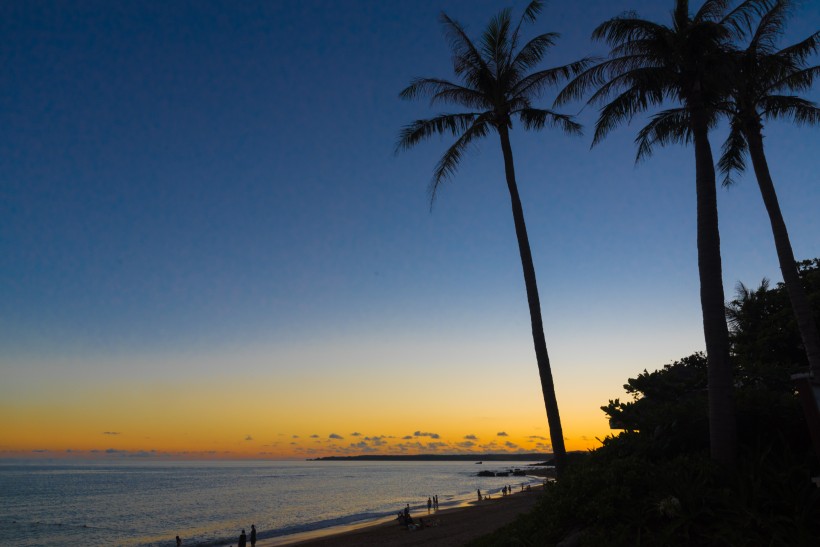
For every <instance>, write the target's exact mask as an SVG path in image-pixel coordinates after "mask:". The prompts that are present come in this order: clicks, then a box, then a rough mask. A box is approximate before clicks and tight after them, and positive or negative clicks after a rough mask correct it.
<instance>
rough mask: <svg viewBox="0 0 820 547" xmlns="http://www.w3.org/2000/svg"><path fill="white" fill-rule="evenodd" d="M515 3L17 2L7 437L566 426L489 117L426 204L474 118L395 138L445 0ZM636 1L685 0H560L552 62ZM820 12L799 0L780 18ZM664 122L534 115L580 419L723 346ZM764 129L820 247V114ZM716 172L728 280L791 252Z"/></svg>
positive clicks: (348, 446) (402, 439)
mask: <svg viewBox="0 0 820 547" xmlns="http://www.w3.org/2000/svg"><path fill="white" fill-rule="evenodd" d="M695 4H699V3H695ZM507 6H512V7H513V9H514V10H516V11H515V14H516V16H517V15H518V14H520V13H521V10H522V9H523V7H524V6H525V3H524V2H520V1H519V2H512V3H510V2H504V1H503V0H502V1H498V0H494V1H485V0H448V1H442V0H437V1H433V0H417V1H413V2H381V1H376V0H347V1H339V2H327V1H325V2H320V1H310V0H305V1H298V2H297V1H293V0H282V1H277V2H255V1H248V2H241V3H237V2H218V1H196V2H194V1H176V2H159V1H150V0H146V1H143V2H109V1H80V2H45V1H44V2H4V3H2V5H0V61H1V62H2V67H3V70H2V76H1V77H2V93H0V126H2V133H0V378H1V381H0V423H2V427H0V458H3V457H15V458H18V457H31V456H35V455H37V456H40V457H54V458H58V457H74V456H76V457H92V456H99V457H127V456H155V457H177V458H199V457H214V458H280V459H286V458H305V457H317V456H329V455H341V454H363V453H374V452H377V453H390V454H401V453H428V452H436V453H456V452H502V451H512V452H518V451H526V452H529V451H548V450H549V449H550V446H551V444H550V440H549V431H548V429H547V423H546V414H545V411H544V405H543V399H542V396H541V392H540V386H539V382H538V372H537V368H536V363H535V356H534V351H533V347H532V337H531V332H530V323H529V313H528V308H527V302H526V295H525V291H524V283H523V278H522V274H521V263H520V259H519V255H518V248H517V245H516V240H515V232H514V227H513V223H512V215H511V214H510V204H509V195H508V193H507V189H506V185H505V181H504V171H503V162H502V158H501V153H500V147H499V146H498V141H497V139H496V138H495V136H494V135H490V136H489V137H488V138H487V139H485V140H484V141H483V142H481V143H480V144H479V145H477V146H476V147H475V148H474V149H472V150H471V151H470V153H469V154H468V155H467V156H466V157H465V159H464V161H463V162H462V164H461V165H460V167H459V170H458V172H457V174H456V176H454V177H453V178H452V179H451V180H449V181H448V182H447V184H446V185H445V186H443V187H442V188H441V189H440V191H439V193H438V196H437V199H436V201H435V203H434V206H433V207H432V210H431V208H430V203H429V195H428V193H427V185H428V184H429V182H430V179H431V175H432V170H433V168H434V166H435V163H436V161H437V159H438V158H439V157H440V155H441V154H442V153H443V152H444V150H445V149H446V147H447V146H449V144H450V141H449V140H448V139H437V138H435V139H432V140H431V141H430V142H428V143H425V144H423V145H419V146H418V147H417V148H415V149H413V150H411V151H408V152H402V153H400V154H396V153H395V145H396V139H397V135H398V132H399V130H400V129H401V127H402V126H403V125H405V124H408V123H410V122H412V121H413V120H415V119H419V118H426V117H430V116H432V115H435V114H437V113H439V112H441V111H443V109H438V108H437V107H436V108H431V107H430V106H429V105H428V104H427V103H426V102H425V101H402V100H400V99H399V97H398V94H399V91H401V89H403V88H404V87H405V86H406V85H407V84H409V83H410V81H411V80H412V79H413V78H414V77H418V76H436V77H444V78H453V77H454V76H453V73H452V66H451V60H450V53H449V48H448V43H447V40H446V38H445V37H444V35H443V31H442V27H441V24H440V22H439V14H440V13H441V12H442V11H445V12H446V13H447V14H448V15H450V16H452V17H453V18H455V19H456V20H458V21H460V22H461V23H463V24H464V25H465V26H466V28H467V31H468V33H469V34H470V35H471V36H473V37H476V36H477V35H478V33H480V31H481V30H482V28H483V26H484V25H485V24H486V22H487V21H488V20H489V18H490V17H491V16H493V15H494V14H495V13H497V12H498V11H499V10H500V9H502V8H504V7H507ZM630 9H633V10H636V11H637V12H638V13H639V14H640V15H641V16H642V17H644V18H648V19H653V20H655V21H659V22H667V21H668V18H669V13H668V12H669V10H670V9H671V1H665V2H656V1H654V0H653V1H650V0H624V1H621V0H613V1H608V0H589V1H585V2H563V3H558V2H548V3H547V5H546V7H545V10H544V11H543V12H542V14H541V15H540V17H539V19H538V21H537V22H536V24H535V25H533V26H531V27H529V29H528V30H529V34H527V37H532V36H534V35H535V33H537V32H548V31H557V32H560V33H561V38H560V39H559V41H558V43H557V44H556V46H555V47H554V48H553V49H552V50H551V52H550V53H549V54H548V55H547V58H546V61H545V64H544V66H557V65H560V64H564V63H567V62H570V61H574V60H577V59H579V58H581V57H583V56H587V55H603V54H605V53H606V50H605V48H604V46H603V45H602V44H598V43H593V42H591V41H590V35H591V32H592V30H593V28H594V27H595V26H596V25H597V24H599V23H600V22H602V21H604V20H605V19H607V18H610V17H613V16H615V15H618V14H620V13H622V12H624V11H626V10H630ZM817 21H820V3H817V2H809V1H806V2H803V3H802V4H799V5H798V7H797V9H796V13H795V16H794V17H793V18H792V19H791V22H790V28H789V32H788V35H787V37H786V38H785V41H784V43H791V42H793V41H796V40H797V39H800V38H802V37H805V36H807V35H809V34H810V33H812V32H814V31H816V23H817ZM790 37H791V38H792V39H791V40H789V38H790ZM554 95H555V90H548V91H547V92H546V93H545V94H544V96H543V98H542V103H541V106H544V107H549V106H550V104H551V102H552V99H553V98H554ZM808 97H809V98H811V99H812V100H817V99H818V93H817V90H813V91H812V92H810V93H809V94H808ZM453 110H456V109H455V108H454V109H453ZM563 111H564V112H566V113H569V114H574V115H577V116H578V118H577V119H578V121H580V122H582V123H584V124H585V126H586V127H587V128H589V127H591V126H592V124H593V123H594V120H595V116H596V109H595V108H594V107H584V105H583V103H575V104H569V105H567V106H566V107H563ZM640 126H641V125H640V120H636V121H635V122H634V123H633V124H632V125H630V126H626V127H622V128H619V129H617V130H615V131H613V132H612V133H611V135H610V137H609V138H608V139H607V140H606V141H604V142H602V143H601V144H600V145H598V146H596V147H595V148H592V149H590V143H591V138H590V134H591V130H589V129H587V132H586V135H585V136H582V137H567V136H565V135H563V134H561V133H560V132H558V131H555V130H553V131H550V130H547V131H543V132H540V133H532V132H526V131H524V130H523V129H522V128H521V126H520V124H519V125H516V126H514V128H513V131H512V144H513V153H514V155H515V161H516V174H517V178H518V184H519V191H520V193H521V197H522V200H523V204H524V212H525V215H526V220H527V224H528V230H529V238H530V244H531V248H532V253H533V257H534V261H535V268H536V273H537V276H538V283H539V291H540V296H541V304H542V311H543V315H544V326H545V333H546V338H547V345H548V348H549V352H550V358H551V362H552V371H553V377H554V381H555V386H556V393H557V397H558V403H559V407H560V412H561V419H562V422H563V429H564V435H565V442H566V445H567V448H568V449H570V450H584V449H588V448H594V447H595V446H599V445H600V441H599V439H602V438H603V437H604V436H605V435H608V434H610V433H611V432H610V430H609V429H608V424H607V421H606V417H605V415H604V414H603V412H602V411H601V410H600V406H602V405H605V404H606V403H607V401H608V400H609V399H614V398H624V397H625V396H626V395H625V393H624V390H623V384H624V383H625V382H626V380H627V379H628V378H630V377H634V376H636V375H637V374H638V373H640V372H641V371H643V370H644V369H648V370H654V369H657V368H660V367H661V366H662V365H664V364H666V363H669V362H671V361H673V360H675V359H678V358H681V357H684V356H686V355H689V354H691V353H693V352H695V351H702V350H703V349H704V342H703V334H702V329H701V315H700V305H699V293H698V274H697V254H696V246H695V220H696V219H695V186H694V165H693V157H694V153H693V150H692V149H691V147H682V146H675V147H670V148H665V149H658V150H657V151H656V152H655V154H654V155H653V156H652V157H651V158H650V159H648V160H646V161H644V162H642V163H640V164H638V165H636V164H635V161H634V159H635V146H634V143H633V139H634V137H635V134H636V132H637V130H638V128H639V127H640ZM725 135H726V131H725V127H723V126H721V127H718V128H717V130H716V131H715V132H714V133H713V135H712V146H713V150H714V151H715V153H716V154H717V151H718V149H719V146H720V143H721V142H722V139H723V138H724V137H725ZM765 136H766V140H765V145H766V150H767V154H768V158H769V163H770V167H771V170H772V174H773V178H774V181H775V184H776V186H777V189H778V192H779V198H780V201H781V206H782V209H783V213H784V216H785V219H786V222H787V225H788V227H789V231H790V235H791V240H792V245H793V247H794V251H795V255H796V256H797V257H798V259H807V258H813V257H818V256H820V240H818V237H817V235H818V220H817V219H818V216H817V210H818V206H820V185H818V184H817V183H818V172H820V170H818V161H817V150H818V142H819V140H818V133H817V128H799V127H793V126H790V125H787V124H783V123H770V124H768V125H767V126H766V128H765ZM718 194H719V195H718V201H719V212H720V228H721V243H722V254H723V275H724V286H725V291H726V297H727V299H730V298H731V297H732V295H733V293H734V287H735V285H736V283H737V282H739V281H742V282H743V283H745V284H746V285H750V286H757V285H758V284H759V282H760V280H761V279H762V278H764V277H767V278H769V279H771V280H772V281H779V280H780V279H781V276H780V274H779V269H778V264H777V258H776V255H775V250H774V245H773V242H772V237H771V233H770V228H769V224H768V220H767V217H766V214H765V210H764V208H763V204H762V201H761V199H760V196H759V192H758V190H757V186H756V183H755V180H754V178H753V176H752V175H751V174H746V175H744V176H742V177H740V178H739V182H738V184H736V185H735V186H733V187H731V188H728V189H724V188H721V189H719V192H718Z"/></svg>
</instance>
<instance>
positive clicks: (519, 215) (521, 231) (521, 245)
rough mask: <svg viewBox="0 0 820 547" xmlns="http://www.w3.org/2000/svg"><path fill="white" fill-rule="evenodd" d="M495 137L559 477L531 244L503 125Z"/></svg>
mask: <svg viewBox="0 0 820 547" xmlns="http://www.w3.org/2000/svg"><path fill="white" fill-rule="evenodd" d="M498 134H499V136H500V137H501V151H502V152H503V154H504V172H505V174H506V176H507V188H508V189H509V191H510V201H511V202H512V213H513V221H514V222H515V235H516V236H517V237H518V251H519V253H520V254H521V267H522V269H523V270H524V284H525V285H526V287H527V303H528V304H529V306H530V322H531V324H532V340H533V343H534V345H535V360H536V362H537V363H538V374H539V376H540V378H541V392H542V393H543V395H544V406H545V407H546V410H547V422H548V424H549V430H550V441H551V442H552V452H553V456H554V458H555V472H556V475H557V476H558V477H560V476H561V472H562V471H563V470H564V468H565V466H566V459H567V451H566V448H565V447H564V432H563V429H562V428H561V417H560V415H559V414H558V399H556V397H555V385H554V384H553V382H552V369H551V368H550V358H549V355H548V354H547V341H546V339H545V338H544V325H543V322H542V321H541V302H540V300H539V298H538V285H537V284H536V281H535V266H534V265H533V263H532V253H531V252H530V240H529V237H527V225H526V224H525V223H524V209H523V208H522V207H521V198H520V197H519V196H518V185H517V184H516V183H515V167H514V166H513V155H512V147H511V146H510V135H509V132H508V129H507V127H506V126H505V125H503V124H500V126H499V127H498Z"/></svg>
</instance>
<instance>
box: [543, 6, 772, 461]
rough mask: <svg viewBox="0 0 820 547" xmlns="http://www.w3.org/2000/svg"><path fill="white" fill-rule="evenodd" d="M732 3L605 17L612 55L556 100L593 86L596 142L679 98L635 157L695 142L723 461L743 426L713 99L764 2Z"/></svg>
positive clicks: (649, 128)
mask: <svg viewBox="0 0 820 547" xmlns="http://www.w3.org/2000/svg"><path fill="white" fill-rule="evenodd" d="M728 4H729V1H728V0H706V1H705V2H704V3H703V5H702V6H701V8H700V9H699V10H698V11H697V12H696V13H695V14H694V15H692V14H690V11H689V2H688V1H687V0H675V1H674V8H673V11H672V23H671V25H669V26H666V25H662V24H659V23H655V22H652V21H648V20H645V19H641V18H639V17H638V15H637V14H635V13H634V12H629V13H626V14H623V15H621V16H618V17H614V18H612V19H610V20H608V21H605V22H604V23H602V24H601V25H599V26H598V27H597V28H596V29H595V31H594V32H593V39H595V40H603V41H605V42H606V43H607V44H608V45H609V46H610V48H611V49H610V53H609V55H608V57H607V58H606V59H605V60H603V61H601V62H600V63H598V64H596V65H595V66H593V67H591V68H589V69H587V70H585V71H584V72H583V73H582V74H580V75H579V76H577V77H576V78H575V79H574V80H573V81H572V82H570V83H569V85H568V86H567V87H566V88H565V89H564V90H562V91H561V93H560V94H559V95H558V98H557V99H556V103H557V104H561V103H564V102H567V101H570V100H573V99H579V98H582V97H583V96H584V95H585V94H586V92H587V91H588V90H590V89H594V93H593V94H592V96H591V98H590V99H589V100H588V103H590V104H604V106H603V107H602V108H601V110H600V113H599V117H598V120H597V122H596V125H595V135H594V138H593V146H594V145H595V144H597V143H599V142H600V141H601V140H602V139H603V138H604V137H605V136H606V135H607V134H608V133H609V132H610V131H611V130H612V129H613V128H615V127H616V126H617V125H619V124H621V123H623V122H625V121H630V120H631V119H632V118H633V117H634V116H636V115H638V114H640V113H643V112H645V111H646V110H647V109H648V108H650V107H651V106H662V105H665V104H666V102H667V101H674V102H676V103H677V104H678V105H679V106H678V107H677V108H672V109H668V110H664V111H662V112H660V113H658V114H655V115H654V116H653V117H652V119H651V121H650V122H649V124H648V125H646V126H645V127H644V128H643V129H642V130H641V131H640V132H639V134H638V137H637V139H636V142H637V144H638V160H640V159H642V158H645V157H648V156H649V155H651V153H652V150H653V146H654V145H656V144H661V145H664V144H669V143H689V142H691V143H693V144H694V150H695V186H696V191H697V247H698V274H699V277H700V302H701V309H702V312H703V333H704V338H705V341H706V353H707V359H708V379H709V424H710V427H709V430H710V448H711V454H712V458H713V459H715V460H717V461H719V462H723V463H730V462H732V461H733V460H734V458H735V455H736V451H737V433H736V423H735V411H734V402H733V397H732V388H733V384H732V368H731V362H730V360H729V338H728V329H727V326H726V317H725V314H724V293H723V276H722V266H721V258H720V233H719V230H718V211H717V195H716V194H717V192H716V181H715V168H714V163H713V158H712V150H711V145H710V143H709V129H710V128H711V127H712V126H713V125H714V122H715V118H716V113H715V107H714V105H715V104H716V103H717V102H718V101H719V100H720V99H721V97H722V96H723V94H724V93H725V90H724V88H725V85H724V82H723V78H722V75H723V72H724V66H723V65H724V64H725V52H726V50H727V48H728V47H729V43H730V41H731V39H732V37H733V36H735V35H737V34H739V33H740V32H741V29H742V26H743V24H744V23H747V22H748V19H749V17H750V16H751V15H753V13H754V11H755V8H756V7H757V4H758V2H756V1H754V0H749V1H746V2H743V3H741V4H740V5H739V6H738V7H737V8H735V9H734V10H731V11H730V10H729V9H728ZM610 98H611V100H610ZM607 101H609V102H607Z"/></svg>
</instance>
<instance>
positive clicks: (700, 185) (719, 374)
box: [692, 111, 737, 464]
mask: <svg viewBox="0 0 820 547" xmlns="http://www.w3.org/2000/svg"><path fill="white" fill-rule="evenodd" d="M692 135H693V141H694V145H695V182H696V187H697V211H698V222H697V230H698V273H699V275H700V305H701V309H702V310H703V335H704V338H705V340H706V357H707V362H708V381H709V446H710V450H711V456H712V459H713V460H716V461H718V462H721V463H724V464H731V463H733V462H734V459H735V456H736V455H737V424H736V420H735V407H734V400H733V395H732V390H733V382H732V365H731V361H730V360H729V329H728V327H727V326H726V308H725V305H726V304H725V298H724V294H723V272H722V266H721V259H720V231H719V229H718V211H717V190H716V184H715V166H714V161H713V159H712V148H711V145H710V144H709V137H708V128H707V124H706V119H705V116H704V115H703V113H702V112H697V111H695V112H693V114H692Z"/></svg>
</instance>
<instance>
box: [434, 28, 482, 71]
mask: <svg viewBox="0 0 820 547" xmlns="http://www.w3.org/2000/svg"><path fill="white" fill-rule="evenodd" d="M441 21H442V23H443V24H444V28H445V32H446V33H447V37H448V38H449V40H450V49H452V50H453V69H454V70H455V73H456V74H458V75H459V76H462V75H464V74H465V73H466V72H476V71H479V72H480V71H489V69H488V67H487V63H486V62H484V59H482V57H481V54H480V53H479V52H478V49H477V48H476V47H475V45H474V44H473V42H472V40H470V37H469V36H467V33H466V32H465V30H464V28H463V27H462V26H461V25H460V24H459V23H458V22H457V21H455V20H453V19H451V18H450V16H449V15H447V14H446V13H443V12H442V14H441Z"/></svg>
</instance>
